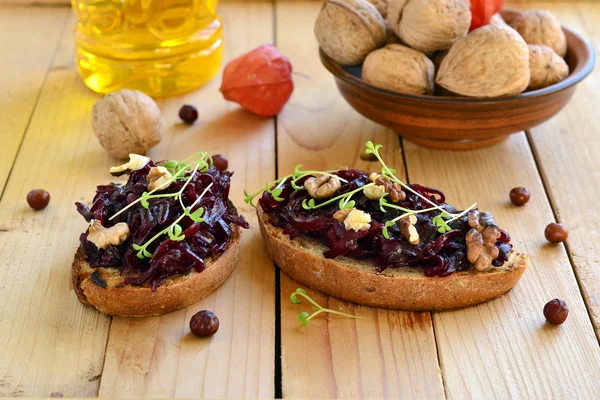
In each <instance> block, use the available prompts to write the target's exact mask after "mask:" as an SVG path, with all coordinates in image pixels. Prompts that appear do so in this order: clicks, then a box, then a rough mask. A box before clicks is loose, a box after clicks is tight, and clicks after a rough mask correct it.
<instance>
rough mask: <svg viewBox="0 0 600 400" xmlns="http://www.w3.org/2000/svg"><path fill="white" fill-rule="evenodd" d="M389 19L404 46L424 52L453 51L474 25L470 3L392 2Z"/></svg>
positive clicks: (434, 0) (440, 0)
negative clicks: (456, 43) (453, 47)
mask: <svg viewBox="0 0 600 400" xmlns="http://www.w3.org/2000/svg"><path fill="white" fill-rule="evenodd" d="M387 20H388V21H389V23H390V25H391V26H392V29H393V30H394V32H395V33H396V35H398V37H399V38H400V40H402V43H404V44H406V45H408V46H410V47H412V48H413V49H415V50H419V51H421V52H423V53H431V52H434V51H436V50H445V49H449V48H450V47H451V46H452V44H454V43H455V42H456V41H457V40H458V39H460V38H461V37H463V36H465V35H466V34H467V32H468V31H469V26H470V25H471V3H470V1H469V0H389V1H388V13H387Z"/></svg>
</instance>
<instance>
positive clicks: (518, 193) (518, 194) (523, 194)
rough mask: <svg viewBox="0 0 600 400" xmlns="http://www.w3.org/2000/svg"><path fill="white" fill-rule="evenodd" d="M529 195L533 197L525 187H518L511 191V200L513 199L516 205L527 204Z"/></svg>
mask: <svg viewBox="0 0 600 400" xmlns="http://www.w3.org/2000/svg"><path fill="white" fill-rule="evenodd" d="M529 197H531V193H529V190H528V189H527V188H524V187H516V188H514V189H512V190H511V191H510V201H512V203H513V204H514V205H515V206H523V205H525V204H527V202H528V201H529Z"/></svg>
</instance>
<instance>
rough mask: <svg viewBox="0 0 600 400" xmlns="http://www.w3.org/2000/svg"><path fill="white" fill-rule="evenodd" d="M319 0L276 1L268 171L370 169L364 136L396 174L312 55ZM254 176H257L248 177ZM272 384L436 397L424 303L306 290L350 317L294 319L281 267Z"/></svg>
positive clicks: (312, 391)
mask: <svg viewBox="0 0 600 400" xmlns="http://www.w3.org/2000/svg"><path fill="white" fill-rule="evenodd" d="M319 7H320V4H319V3H314V2H294V3H287V2H285V3H278V4H277V16H276V17H277V45H278V47H279V49H280V50H281V51H282V52H283V53H284V54H286V55H287V56H288V57H290V59H291V61H292V64H293V65H294V68H295V70H296V71H298V72H299V73H301V74H302V75H304V77H303V76H296V77H295V80H296V89H295V91H294V94H293V96H292V98H291V100H290V102H289V103H288V105H287V107H286V108H285V109H284V111H283V113H282V114H280V116H279V118H278V122H279V124H278V137H277V143H278V149H277V150H278V155H279V156H278V174H279V176H283V175H285V174H288V173H290V172H292V171H293V169H294V166H295V165H296V164H304V165H305V166H306V167H307V168H311V169H312V168H314V169H319V170H327V169H332V168H339V167H340V166H343V165H345V166H349V167H358V168H362V169H367V170H368V169H370V167H371V166H374V164H373V163H369V162H366V161H363V160H361V158H360V155H361V154H363V153H364V143H365V142H366V141H367V140H371V139H372V140H375V141H377V142H379V143H382V144H384V145H385V148H384V150H385V156H386V158H387V160H389V162H390V164H391V165H393V166H394V167H396V168H397V169H398V171H399V173H400V174H401V175H404V170H403V159H402V151H401V149H399V147H398V139H397V137H396V136H395V135H394V134H393V133H392V132H390V131H389V130H387V129H385V128H383V127H381V126H378V125H376V124H374V123H372V122H370V121H368V120H366V119H364V118H362V117H361V116H360V115H358V114H357V113H356V112H355V111H354V110H352V109H351V108H350V107H349V106H348V105H347V104H345V102H344V100H343V99H342V98H341V96H340V95H339V93H338V92H337V90H336V89H335V86H334V82H333V78H332V77H331V76H330V75H329V73H328V72H327V71H326V70H325V69H324V68H323V67H322V66H321V65H320V62H319V60H318V50H317V45H316V40H308V39H307V38H308V37H311V36H312V26H313V21H314V19H315V18H316V15H317V13H318V10H319ZM257 185H258V184H257ZM280 284H281V302H282V303H281V347H282V380H283V382H282V390H283V397H289V398H302V397H303V398H335V397H338V398H357V397H362V398H384V397H385V398H409V397H410V398H442V397H443V396H444V391H443V386H442V382H441V377H440V371H439V366H438V363H437V356H436V349H435V339H434V337H433V330H432V324H431V317H430V314H429V313H406V312H397V311H387V310H380V309H376V308H369V307H361V306H354V305H352V304H349V303H346V302H343V301H339V300H337V299H334V298H332V297H328V296H325V295H323V294H320V293H318V292H315V291H309V294H310V295H311V296H314V299H315V300H317V301H318V302H319V303H320V304H322V305H324V306H328V307H331V308H334V309H341V310H344V311H345V312H350V313H356V314H357V315H361V316H363V317H364V318H365V319H364V320H360V321H355V320H348V319H343V318H336V317H330V318H326V317H323V318H321V317H319V318H317V319H315V320H314V321H313V322H311V323H310V325H308V326H305V327H301V326H300V325H299V324H298V322H297V321H296V315H297V314H298V313H299V312H301V311H306V310H307V309H309V307H307V306H306V305H302V306H298V305H294V304H291V303H290V300H289V295H290V293H291V292H293V291H294V290H295V289H296V288H297V287H299V285H298V284H297V283H295V282H293V281H292V280H291V279H289V278H288V277H287V276H285V275H283V274H282V275H281V279H280Z"/></svg>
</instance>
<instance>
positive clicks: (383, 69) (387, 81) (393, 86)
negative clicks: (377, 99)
mask: <svg viewBox="0 0 600 400" xmlns="http://www.w3.org/2000/svg"><path fill="white" fill-rule="evenodd" d="M434 75H435V68H434V66H433V63H432V62H431V60H430V59H429V58H427V56H426V55H425V54H423V53H421V52H419V51H417V50H413V49H411V48H409V47H406V46H403V45H401V44H388V45H387V46H385V47H384V48H382V49H379V50H375V51H374V52H372V53H371V54H369V55H368V56H367V58H366V59H365V62H364V64H363V68H362V79H363V81H365V82H366V83H368V84H370V85H373V86H377V87H380V88H383V89H389V90H394V91H396V92H403V93H416V94H433V86H434V83H433V82H434Z"/></svg>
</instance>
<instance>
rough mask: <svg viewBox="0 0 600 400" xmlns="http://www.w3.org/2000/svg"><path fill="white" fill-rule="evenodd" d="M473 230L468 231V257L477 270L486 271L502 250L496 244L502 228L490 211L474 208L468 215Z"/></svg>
mask: <svg viewBox="0 0 600 400" xmlns="http://www.w3.org/2000/svg"><path fill="white" fill-rule="evenodd" d="M468 221H469V226H470V227H471V230H470V231H469V232H468V233H467V236H466V238H465V239H466V241H467V259H468V260H469V262H471V263H472V264H473V266H474V267H475V269H476V270H477V271H485V270H486V269H488V268H489V267H490V266H491V265H492V261H493V260H495V259H496V258H497V257H498V255H499V253H500V250H499V249H498V248H497V247H496V246H495V244H496V240H498V239H499V238H500V228H498V226H497V225H496V223H495V222H494V220H493V219H492V214H491V213H488V212H482V213H479V212H478V211H477V210H473V211H471V212H470V213H469V216H468Z"/></svg>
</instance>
